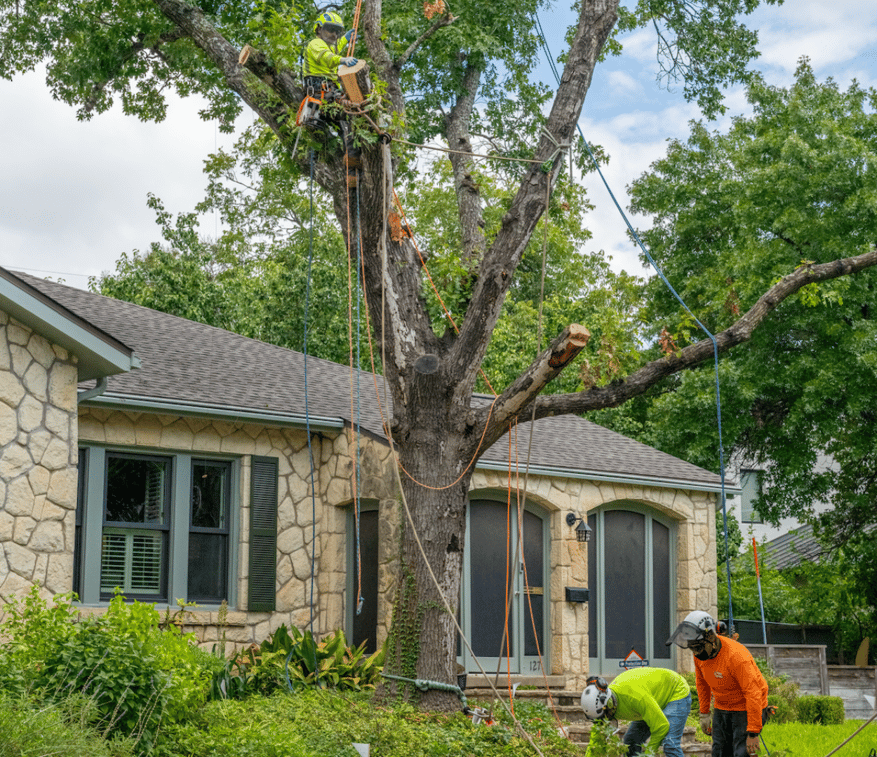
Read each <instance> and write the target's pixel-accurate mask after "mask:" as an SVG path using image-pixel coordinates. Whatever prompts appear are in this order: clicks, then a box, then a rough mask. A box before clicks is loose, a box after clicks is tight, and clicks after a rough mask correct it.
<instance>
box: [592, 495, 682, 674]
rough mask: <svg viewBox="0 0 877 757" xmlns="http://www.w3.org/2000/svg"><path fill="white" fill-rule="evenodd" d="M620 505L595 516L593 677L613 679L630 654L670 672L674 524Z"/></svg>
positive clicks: (593, 521) (631, 507)
mask: <svg viewBox="0 0 877 757" xmlns="http://www.w3.org/2000/svg"><path fill="white" fill-rule="evenodd" d="M629 508H630V509H628V506H627V505H626V504H621V505H619V506H618V507H617V508H612V509H605V510H601V511H598V512H596V513H592V514H591V515H590V516H589V517H588V525H589V526H590V527H591V528H592V533H593V534H595V538H594V540H593V541H592V543H591V544H590V545H589V548H588V585H589V587H590V601H589V603H588V616H589V628H590V629H591V630H590V633H589V646H590V653H589V656H590V672H591V674H592V675H595V674H602V675H610V676H614V675H617V674H618V673H620V672H622V671H623V670H624V668H623V667H622V666H621V664H620V663H621V662H622V661H623V660H624V659H625V657H627V656H628V655H629V654H630V653H631V651H635V652H636V654H637V655H639V656H640V657H642V658H644V659H646V660H648V661H649V664H650V665H651V666H653V667H656V666H657V667H670V666H671V665H672V662H673V661H672V649H670V648H668V647H667V646H666V645H665V643H664V642H665V641H666V640H667V638H668V637H669V635H670V633H671V632H672V629H671V628H670V619H671V618H672V617H673V615H672V612H673V597H674V593H675V592H674V591H673V589H674V588H675V585H676V581H675V564H674V560H673V551H674V550H673V549H671V546H672V545H673V543H674V533H673V531H672V530H671V527H670V525H668V524H665V523H663V522H661V521H659V520H657V519H656V518H654V517H652V515H651V514H650V513H649V511H648V510H646V509H645V508H642V507H637V506H635V505H631V506H629Z"/></svg>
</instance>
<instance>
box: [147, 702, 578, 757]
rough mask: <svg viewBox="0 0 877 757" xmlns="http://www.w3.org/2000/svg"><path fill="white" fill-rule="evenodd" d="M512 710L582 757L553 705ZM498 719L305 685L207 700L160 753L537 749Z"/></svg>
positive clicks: (516, 755) (482, 754)
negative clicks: (383, 702)
mask: <svg viewBox="0 0 877 757" xmlns="http://www.w3.org/2000/svg"><path fill="white" fill-rule="evenodd" d="M515 714H516V716H517V717H518V718H519V720H520V721H521V722H522V724H523V725H524V727H525V728H526V730H527V732H528V733H530V734H531V735H532V737H533V738H534V739H535V740H536V742H537V743H538V745H539V748H540V750H542V752H543V754H545V755H546V757H581V755H582V754H583V751H582V749H581V746H580V745H578V744H574V743H573V742H570V741H569V740H568V739H566V738H564V737H562V736H561V735H560V734H559V732H558V730H557V724H556V721H555V719H554V716H553V714H552V713H551V711H550V710H549V709H548V708H546V707H545V706H543V705H540V704H536V703H530V702H516V703H515ZM495 717H496V719H497V721H498V723H497V725H493V726H488V725H473V724H472V721H471V720H470V719H469V718H467V717H466V716H465V715H463V713H462V712H454V713H451V714H448V713H426V712H419V711H417V710H416V709H415V708H414V707H412V706H411V705H408V704H398V705H394V706H393V707H380V708H378V707H376V706H375V705H374V704H373V702H372V692H339V691H337V690H335V691H331V690H325V689H318V688H307V689H303V690H301V691H299V692H297V693H294V694H293V693H290V692H285V691H280V692H278V693H276V694H274V695H273V696H270V697H259V696H254V697H249V698H247V699H245V700H242V701H233V700H225V701H214V702H210V703H208V704H207V705H206V706H205V707H204V708H203V709H202V711H201V712H200V713H199V715H198V716H196V717H195V718H194V719H193V720H191V721H189V722H188V723H186V724H176V725H172V726H170V727H169V728H168V729H165V730H163V732H162V735H161V740H160V749H161V754H162V757H312V756H313V755H320V757H355V754H356V753H355V751H354V750H353V747H352V744H353V743H354V742H361V743H367V744H370V745H371V754H373V755H381V756H382V757H412V755H418V756H420V755H422V756H423V757H460V756H461V755H465V757H521V755H529V754H533V750H532V749H531V748H530V746H529V744H528V743H527V742H526V741H525V740H524V739H523V738H522V737H521V736H519V735H518V734H517V733H516V731H515V729H514V726H513V724H512V722H511V720H510V718H509V717H508V715H507V714H506V713H505V712H501V711H500V710H499V708H497V709H496V712H495Z"/></svg>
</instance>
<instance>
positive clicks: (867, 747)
mask: <svg viewBox="0 0 877 757" xmlns="http://www.w3.org/2000/svg"><path fill="white" fill-rule="evenodd" d="M861 725H862V721H861V720H847V721H846V722H845V723H841V724H840V725H812V724H808V723H768V724H767V725H766V726H765V727H764V731H763V732H762V737H763V738H764V743H765V744H766V745H767V748H768V750H769V751H770V755H771V757H826V755H827V754H829V753H830V752H831V751H832V750H833V749H835V748H836V747H837V746H839V745H840V744H841V743H842V742H843V741H844V739H846V738H848V737H849V736H850V735H852V734H853V733H854V732H855V731H856V730H857V729H858V728H859V726H861ZM872 749H877V721H872V722H871V723H870V724H869V725H867V726H865V728H863V729H862V732H861V733H859V734H858V735H857V736H856V737H855V738H854V739H853V740H852V741H850V742H849V743H848V744H845V745H844V746H843V747H841V748H840V749H839V750H838V751H837V753H836V755H837V757H867V756H868V755H869V754H870V753H871V750H872ZM762 754H764V750H763V749H762Z"/></svg>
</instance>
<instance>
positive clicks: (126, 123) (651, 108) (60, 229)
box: [0, 0, 877, 287]
mask: <svg viewBox="0 0 877 757" xmlns="http://www.w3.org/2000/svg"><path fill="white" fill-rule="evenodd" d="M566 20H567V18H566V14H562V13H560V12H558V11H555V12H554V13H553V14H551V15H548V16H546V15H543V16H542V23H543V26H544V27H545V28H546V31H548V33H549V34H551V33H556V35H557V37H556V38H555V39H552V40H550V46H551V49H552V52H553V53H554V54H555V55H556V54H557V53H559V52H560V50H561V44H562V39H561V38H562V29H564V28H565V26H566ZM749 20H750V24H751V25H752V26H753V27H754V28H756V29H758V30H759V36H760V45H759V47H760V49H761V51H762V56H761V58H760V59H759V61H758V63H757V67H758V68H759V69H761V70H762V71H763V72H764V74H765V76H766V78H767V79H768V81H770V82H771V83H774V84H777V85H787V84H789V83H790V82H791V81H792V78H793V73H794V70H795V67H796V65H797V62H798V60H799V59H800V57H801V56H804V55H806V56H809V57H810V59H811V62H812V65H813V66H814V69H815V71H816V74H817V76H818V77H819V78H820V79H825V78H826V77H828V76H832V77H834V78H835V80H837V81H838V82H840V83H841V84H842V85H844V86H846V85H847V84H848V83H849V82H850V80H852V79H853V78H856V79H858V81H859V82H860V83H861V84H863V85H866V86H877V3H875V2H874V1H873V0H833V2H831V3H826V2H824V0H823V1H821V2H820V1H818V0H787V2H786V3H785V4H784V5H782V6H766V7H763V8H760V9H759V10H757V11H756V12H755V13H754V14H753V15H752V16H751V17H750V19H749ZM623 42H624V45H625V53H624V55H623V56H621V57H620V58H610V59H609V60H608V61H606V62H605V63H604V64H602V65H601V66H600V67H599V68H598V69H597V71H596V72H595V75H594V80H593V83H592V86H591V91H590V92H589V93H588V97H587V100H586V101H585V108H584V112H583V115H582V118H581V121H580V124H581V127H582V130H583V132H584V134H585V136H586V137H587V139H588V140H590V141H591V142H594V143H597V144H601V145H603V146H604V148H605V149H606V150H607V151H608V153H609V155H610V156H611V160H610V163H609V165H608V167H607V168H605V169H604V172H605V174H606V177H607V179H608V181H609V183H610V185H611V186H612V188H613V191H614V192H615V193H616V194H617V195H619V198H620V201H621V203H622V205H623V206H626V204H627V202H626V199H625V188H626V186H627V185H628V184H629V183H630V182H631V181H632V180H633V179H635V178H636V177H637V176H639V175H640V174H642V172H643V171H645V170H646V169H647V168H648V166H649V164H650V163H651V162H652V161H654V160H656V159H657V158H659V157H660V156H661V155H662V154H663V153H664V150H665V149H666V142H667V140H668V139H673V138H677V139H684V138H685V137H686V135H687V134H688V122H689V121H690V120H692V119H697V118H699V117H700V114H699V111H698V109H697V107H696V106H695V105H692V104H690V103H686V102H685V100H684V98H683V97H682V92H681V87H678V88H677V89H675V90H672V91H668V90H666V89H662V88H660V87H659V86H658V85H657V83H656V72H657V65H656V63H655V37H654V32H652V31H651V30H648V29H646V30H641V31H638V32H634V33H632V34H630V35H627V36H626V37H625V38H624V39H623ZM545 75H546V78H547V77H548V76H549V73H548V71H547V70H546V72H545ZM726 102H727V104H728V106H729V111H728V114H727V116H726V117H724V118H722V119H719V120H718V121H717V122H715V123H714V124H713V126H714V127H715V128H719V129H722V128H725V127H726V126H727V124H728V122H729V120H730V117H731V116H733V115H737V114H740V113H744V112H746V109H747V106H746V102H745V97H744V93H743V92H742V90H740V89H735V90H732V91H730V92H728V93H727V100H726ZM197 109H198V106H197V103H196V102H194V101H176V102H173V103H172V104H171V107H170V110H169V116H168V118H167V120H166V121H165V122H163V123H161V124H144V123H141V122H139V121H137V120H136V119H133V118H128V117H125V116H123V115H122V114H121V112H119V110H118V109H116V110H113V111H111V112H108V113H105V114H102V115H100V116H97V117H95V118H94V119H93V120H92V121H90V122H87V123H79V122H77V120H76V117H75V113H74V111H73V109H71V108H69V107H68V106H66V105H64V104H62V103H58V102H55V101H53V100H52V97H51V95H50V93H49V91H48V89H47V88H46V86H45V84H44V82H43V80H42V77H41V76H40V75H39V74H38V73H32V74H28V75H25V76H22V77H18V78H16V79H15V80H13V81H12V82H7V81H3V80H0V135H2V144H3V145H4V160H3V181H2V182H0V265H2V266H4V267H6V268H11V269H21V270H27V271H29V272H33V273H35V274H37V275H45V276H51V277H53V278H59V277H60V278H62V279H64V280H65V281H66V282H67V283H68V284H71V285H73V286H79V287H85V286H86V285H87V282H88V276H90V275H91V276H94V275H99V274H100V273H101V272H102V271H108V270H112V269H113V267H114V265H115V261H116V260H117V259H118V258H119V256H120V255H121V254H122V253H123V252H131V251H132V250H135V249H139V250H145V249H147V248H148V246H149V243H150V242H153V241H157V240H158V239H159V234H158V228H157V227H156V226H155V223H154V217H153V213H152V211H150V210H149V209H148V208H147V207H146V198H147V193H148V192H152V193H154V194H156V195H157V196H159V197H160V198H162V200H163V201H164V203H165V207H166V208H167V209H168V210H170V211H171V212H174V213H176V212H184V211H189V210H191V209H193V207H194V205H195V203H196V202H198V201H199V200H200V199H201V197H202V193H203V189H204V186H205V184H206V182H205V179H204V177H203V174H202V173H201V168H202V162H203V160H204V158H205V157H206V155H207V154H208V152H210V151H212V150H214V149H215V148H216V147H217V146H219V145H222V144H226V143H227V142H228V139H227V138H226V137H224V136H223V135H220V134H218V133H217V131H216V129H215V127H214V126H213V125H212V124H207V123H204V122H202V121H201V120H200V119H199V118H198V116H197ZM251 120H252V119H251V117H250V116H247V117H246V122H247V123H249V122H250V121H251ZM598 182H599V180H598V179H596V177H588V178H587V182H586V183H587V185H588V189H589V193H590V195H591V198H592V201H593V202H594V203H595V205H596V209H595V211H594V212H593V213H592V214H591V217H590V219H589V226H590V228H591V230H592V232H593V234H594V238H593V239H592V241H591V245H590V248H591V249H602V250H605V251H606V252H607V254H610V255H611V256H612V258H613V266H614V267H615V268H616V269H621V268H625V269H627V270H628V271H631V272H643V269H642V267H641V265H640V263H639V261H638V257H637V253H636V250H635V249H634V247H633V245H632V243H630V242H629V240H627V238H626V234H625V226H624V222H623V220H622V219H621V218H620V217H619V215H618V213H617V211H616V210H615V208H614V206H612V204H611V200H610V199H609V197H608V195H607V193H606V191H605V189H604V188H603V186H602V184H599V183H598ZM633 222H634V225H636V226H639V227H645V226H646V225H647V223H648V219H645V218H634V219H633ZM203 231H204V233H205V234H206V235H208V236H210V235H214V234H215V231H216V229H215V227H214V228H210V223H209V221H208V223H207V228H204V229H203Z"/></svg>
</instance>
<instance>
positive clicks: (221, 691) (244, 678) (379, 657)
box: [210, 625, 384, 699]
mask: <svg viewBox="0 0 877 757" xmlns="http://www.w3.org/2000/svg"><path fill="white" fill-rule="evenodd" d="M383 661H384V652H383V650H379V651H378V652H375V653H374V654H373V655H371V656H370V657H366V656H365V642H363V643H362V644H361V645H360V646H359V647H348V646H347V639H346V637H345V636H344V632H343V631H341V630H338V631H336V632H335V633H334V634H329V635H328V636H326V637H325V638H324V639H323V640H322V641H321V642H319V643H317V642H316V640H315V639H314V637H313V634H312V633H311V632H310V631H304V632H302V631H300V630H299V629H297V628H293V629H292V633H290V632H289V630H288V629H287V627H286V626H285V625H282V626H280V627H279V628H278V629H277V630H276V631H275V632H274V633H273V634H272V635H271V636H270V637H268V639H266V640H265V641H263V642H262V644H261V645H256V644H252V645H250V646H249V647H247V648H246V649H245V650H244V651H243V652H241V653H240V654H239V655H237V657H235V658H234V659H232V660H230V661H229V662H228V663H226V665H225V667H224V668H223V669H222V670H221V671H219V672H218V673H216V674H215V675H214V677H213V683H212V685H211V689H210V691H211V698H212V699H241V698H243V697H245V696H249V695H251V694H255V693H258V694H266V695H267V694H273V693H274V692H276V691H278V690H282V689H291V690H293V691H296V690H300V689H304V688H308V687H316V688H331V689H338V690H339V691H364V690H369V689H373V688H374V687H375V684H376V683H377V681H378V680H379V677H380V672H381V668H382V666H383Z"/></svg>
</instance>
